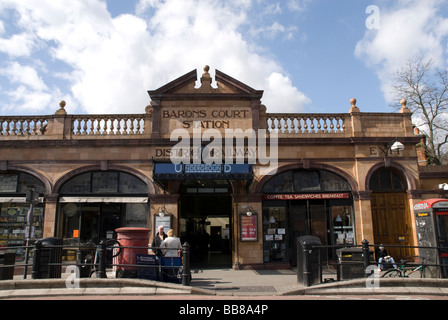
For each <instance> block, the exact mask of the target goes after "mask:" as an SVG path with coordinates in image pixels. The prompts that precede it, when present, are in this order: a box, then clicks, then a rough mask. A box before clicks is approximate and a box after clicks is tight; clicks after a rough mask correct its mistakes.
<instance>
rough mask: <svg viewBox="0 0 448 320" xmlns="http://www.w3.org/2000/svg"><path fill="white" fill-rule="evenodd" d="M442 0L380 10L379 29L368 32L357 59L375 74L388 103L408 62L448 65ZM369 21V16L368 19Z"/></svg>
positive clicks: (447, 22)
mask: <svg viewBox="0 0 448 320" xmlns="http://www.w3.org/2000/svg"><path fill="white" fill-rule="evenodd" d="M442 5H446V4H444V2H443V1H439V0H425V1H418V0H402V1H399V2H398V3H397V4H396V5H395V6H393V7H390V8H389V7H381V6H379V9H380V28H379V29H378V30H366V32H365V34H364V38H363V39H362V40H360V41H359V42H358V43H357V45H356V49H355V56H356V57H357V58H359V59H361V60H363V61H364V62H365V63H366V65H367V66H369V67H371V68H373V69H375V70H376V72H377V75H378V77H379V79H380V80H381V83H382V90H383V93H384V96H385V98H386V100H387V101H389V102H392V101H391V99H393V95H392V94H391V93H390V86H391V81H392V79H391V75H392V73H393V71H395V70H397V69H400V68H401V67H403V65H404V63H406V61H408V60H409V59H413V58H417V57H425V58H427V59H432V60H433V61H434V62H435V64H436V65H437V66H439V67H441V66H444V65H446V63H447V62H448V61H446V53H447V47H446V40H447V39H448V18H444V17H442V16H440V15H439V12H438V8H439V7H440V6H442ZM366 17H367V16H366Z"/></svg>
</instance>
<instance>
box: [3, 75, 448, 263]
mask: <svg viewBox="0 0 448 320" xmlns="http://www.w3.org/2000/svg"><path fill="white" fill-rule="evenodd" d="M204 70H205V71H204V74H203V75H202V77H201V85H200V87H198V88H197V87H196V85H195V83H196V80H197V74H196V71H195V70H194V71H192V72H189V73H187V74H186V75H184V76H182V77H180V78H178V79H176V80H174V81H172V82H170V83H168V84H167V85H165V86H163V87H161V88H159V89H157V90H153V91H148V94H149V96H150V98H151V101H150V104H149V105H148V106H147V107H146V109H145V113H142V114H114V115H112V114H110V115H90V114H86V115H70V114H67V112H66V111H65V103H64V102H61V105H60V108H59V109H58V110H57V112H56V113H55V114H54V115H48V116H3V117H0V123H1V125H2V127H1V128H0V130H1V132H0V148H1V152H0V174H2V173H8V172H24V173H27V174H30V175H32V176H34V177H36V178H37V179H39V180H40V181H41V182H42V183H43V185H44V186H45V193H44V194H43V195H42V196H43V198H44V212H45V215H44V217H45V220H44V226H43V228H44V230H43V235H44V237H52V236H62V234H61V233H62V228H63V225H62V224H63V219H62V212H61V211H62V210H61V209H60V208H61V207H60V203H61V202H60V197H61V195H60V192H61V188H62V187H63V185H64V184H65V183H66V182H68V181H70V180H71V179H73V178H75V177H76V176H78V175H79V174H82V173H86V172H91V171H99V172H107V171H119V172H125V173H127V174H130V175H132V176H134V177H136V178H138V179H139V180H141V181H143V182H144V183H145V184H146V186H147V190H148V191H147V197H148V199H149V200H148V202H149V212H148V213H147V215H148V216H147V219H146V221H147V225H146V226H147V227H148V228H150V229H152V230H154V228H155V226H154V225H153V224H154V215H157V214H158V210H159V208H160V207H164V208H165V209H166V211H167V212H169V213H170V214H172V219H173V220H172V227H173V229H174V230H175V233H176V234H180V233H181V231H182V230H180V219H181V218H182V212H181V209H180V199H181V191H180V187H181V184H182V182H181V181H178V180H176V181H174V180H173V181H168V182H167V183H165V184H163V185H162V184H161V183H159V181H156V180H155V179H154V177H153V171H154V163H157V162H160V163H164V162H169V161H170V155H171V154H172V152H173V148H174V147H175V146H176V144H177V143H178V140H175V141H170V137H171V134H172V133H173V131H175V130H176V129H180V130H184V132H187V133H188V134H190V135H191V136H193V135H194V132H195V131H194V130H195V128H196V130H199V132H200V133H201V134H202V133H203V132H204V131H206V130H207V129H213V130H216V131H217V132H219V133H221V134H222V137H224V136H225V130H226V129H231V130H236V129H242V131H245V130H247V129H253V130H254V132H258V130H259V129H260V130H264V131H265V132H266V133H267V136H268V138H269V137H270V136H272V135H273V134H274V133H277V134H278V168H276V175H278V174H280V173H283V172H287V171H289V170H309V169H315V170H326V171H329V172H332V173H334V174H336V175H338V176H339V177H342V178H343V179H344V180H345V181H346V182H347V183H348V185H349V186H350V189H351V190H350V192H349V193H350V199H352V202H351V204H352V208H353V216H354V232H353V233H354V237H355V239H354V241H355V243H357V244H360V243H361V241H362V240H363V239H367V240H369V241H370V242H372V243H375V241H376V239H375V235H374V229H373V225H374V222H373V218H372V203H371V195H372V190H370V189H369V182H370V180H371V178H372V176H373V175H374V174H375V172H376V170H378V169H380V168H392V169H394V170H395V171H397V172H398V173H399V174H400V175H401V176H402V177H403V179H404V180H405V182H406V193H407V199H408V200H407V201H408V202H409V203H408V205H407V207H408V208H413V206H414V204H415V203H417V202H419V201H421V200H422V199H426V198H430V197H434V196H439V195H440V194H439V190H437V185H438V184H439V183H443V182H447V181H446V180H447V172H446V170H444V171H443V170H442V172H439V173H433V172H432V171H431V168H429V169H425V170H422V169H421V166H419V162H418V160H419V159H418V157H417V151H416V145H417V144H418V143H420V142H421V139H422V136H420V135H418V134H416V133H415V132H414V129H413V126H412V123H411V113H410V111H409V109H408V108H407V107H406V104H405V101H403V102H402V109H401V110H400V111H399V112H398V113H363V112H361V109H362V107H361V108H358V107H357V106H356V100H355V99H352V100H350V104H351V105H350V106H348V107H347V109H349V112H348V113H340V114H287V113H275V114H273V113H268V112H267V109H266V107H265V106H264V105H262V104H261V98H262V94H263V92H262V91H260V90H255V89H252V88H250V87H249V86H247V85H245V84H243V83H241V82H239V81H237V80H236V79H233V78H231V77H230V76H228V75H226V74H224V73H222V72H220V71H218V70H216V76H215V80H216V83H217V84H216V85H212V79H211V77H210V74H209V73H208V68H205V69H204ZM342 109H344V107H342ZM195 126H196V127H195ZM198 126H199V127H198ZM196 132H198V131H196ZM395 140H398V141H400V142H401V143H402V144H403V145H404V147H405V148H404V150H402V151H399V152H393V151H392V152H391V150H390V149H388V148H389V147H390V143H391V142H393V141H395ZM191 143H192V144H193V143H194V142H193V141H192V142H191ZM269 148H270V145H269V143H268V150H270V149H269ZM272 170H273V169H272V168H271V167H270V166H268V165H267V164H262V163H260V161H259V159H257V162H256V163H255V164H254V165H253V179H251V180H250V181H247V180H246V181H241V180H238V179H236V180H229V181H228V184H229V186H230V189H231V191H230V195H231V197H232V209H231V210H232V212H231V214H230V223H231V225H230V226H229V227H230V230H231V231H232V234H231V253H232V265H233V266H234V267H237V268H240V267H244V266H247V265H250V266H254V267H255V266H258V267H262V266H263V265H264V264H265V263H266V260H264V258H263V256H264V253H263V250H264V249H263V248H264V244H263V243H264V241H266V239H268V238H267V237H265V234H264V231H263V230H264V229H263V226H264V224H266V223H265V221H264V220H263V214H262V212H263V210H264V209H263V208H264V203H265V202H264V201H263V195H264V194H265V192H263V187H264V185H265V184H266V183H267V182H268V181H269V180H270V179H271V178H272V177H274V176H276V175H271V174H270V173H272ZM274 171H275V170H274ZM5 201H6V200H5ZM248 207H251V208H252V209H253V211H254V212H255V213H257V215H256V221H257V222H256V227H257V231H258V237H257V239H256V240H255V241H240V237H241V230H240V228H241V225H240V215H241V214H243V213H244V212H245V211H246V210H247V208H248ZM406 215H407V216H409V219H410V220H411V222H410V226H411V227H412V228H413V229H412V234H413V235H415V227H414V223H413V214H412V212H411V210H410V209H409V211H408V212H406ZM411 238H412V239H411V242H410V243H409V244H410V245H415V244H416V242H415V236H414V237H411Z"/></svg>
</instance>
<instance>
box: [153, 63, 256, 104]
mask: <svg viewBox="0 0 448 320" xmlns="http://www.w3.org/2000/svg"><path fill="white" fill-rule="evenodd" d="M208 71H209V68H208V66H205V67H204V73H203V74H202V77H201V78H200V82H201V85H200V86H199V87H197V86H196V81H197V71H196V70H192V71H190V72H188V73H186V74H185V75H183V76H181V77H179V78H177V79H175V80H173V81H171V82H169V83H167V84H165V85H164V86H162V87H160V88H158V89H156V90H149V91H148V94H149V96H150V98H151V99H152V100H165V99H166V100H176V99H182V100H183V99H193V100H194V99H216V98H221V99H242V100H254V99H257V100H259V99H261V97H262V95H263V91H262V90H255V89H253V88H251V87H249V86H248V85H246V84H244V83H242V82H241V81H238V80H236V79H234V78H232V77H230V76H228V75H227V74H225V73H223V72H221V71H219V70H215V80H216V84H217V85H216V86H212V78H211V76H210V74H209V73H208Z"/></svg>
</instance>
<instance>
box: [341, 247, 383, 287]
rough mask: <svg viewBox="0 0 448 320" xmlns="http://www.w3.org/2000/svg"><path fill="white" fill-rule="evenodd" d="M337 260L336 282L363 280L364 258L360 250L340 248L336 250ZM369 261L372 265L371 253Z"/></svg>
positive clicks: (370, 253) (371, 253)
mask: <svg viewBox="0 0 448 320" xmlns="http://www.w3.org/2000/svg"><path fill="white" fill-rule="evenodd" d="M336 254H337V256H338V259H339V266H338V280H351V279H358V278H364V277H365V276H366V271H365V270H364V257H363V253H362V248H342V249H338V250H336ZM369 255H370V257H369V261H370V263H374V262H375V260H374V259H373V251H369Z"/></svg>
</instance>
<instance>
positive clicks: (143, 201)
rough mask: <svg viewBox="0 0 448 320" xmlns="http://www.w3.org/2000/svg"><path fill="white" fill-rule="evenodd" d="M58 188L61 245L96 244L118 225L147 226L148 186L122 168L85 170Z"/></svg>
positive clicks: (112, 234)
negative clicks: (62, 242) (119, 169)
mask: <svg viewBox="0 0 448 320" xmlns="http://www.w3.org/2000/svg"><path fill="white" fill-rule="evenodd" d="M58 191H59V196H60V197H59V217H60V219H59V221H60V223H59V229H58V235H59V236H60V237H62V238H63V240H64V244H69V245H80V244H85V243H87V242H93V243H98V242H99V241H100V240H101V239H103V238H113V237H115V236H116V235H115V229H116V228H119V227H124V226H126V227H147V226H148V217H149V204H148V186H147V184H146V183H144V182H143V181H142V180H140V179H139V178H137V177H136V176H134V175H131V174H129V173H126V172H123V171H115V170H109V171H100V170H97V171H87V172H84V173H80V174H78V175H76V176H74V177H72V178H71V179H69V180H68V181H66V182H65V183H64V184H63V185H62V186H61V187H60V189H59V190H58Z"/></svg>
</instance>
